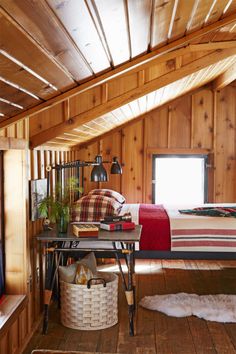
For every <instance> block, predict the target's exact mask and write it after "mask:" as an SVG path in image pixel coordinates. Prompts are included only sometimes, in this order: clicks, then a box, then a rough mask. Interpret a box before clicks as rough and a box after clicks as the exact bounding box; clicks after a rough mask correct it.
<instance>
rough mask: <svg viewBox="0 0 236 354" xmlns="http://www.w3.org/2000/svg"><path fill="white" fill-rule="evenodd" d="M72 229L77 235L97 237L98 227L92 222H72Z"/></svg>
mask: <svg viewBox="0 0 236 354" xmlns="http://www.w3.org/2000/svg"><path fill="white" fill-rule="evenodd" d="M72 231H73V235H75V236H77V237H97V236H98V231H99V228H98V226H97V225H94V224H74V225H72Z"/></svg>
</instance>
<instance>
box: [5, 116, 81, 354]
mask: <svg viewBox="0 0 236 354" xmlns="http://www.w3.org/2000/svg"><path fill="white" fill-rule="evenodd" d="M45 113H46V112H45ZM54 113H55V111H53V116H54ZM56 113H58V114H59V112H58V111H57V112H56ZM45 116H46V117H48V119H50V117H51V119H53V118H52V114H51V113H50V114H48V115H47V114H46V115H45ZM58 117H59V118H57V119H61V118H60V114H59V116H58ZM42 119H43V117H42ZM38 129H40V127H38ZM1 137H3V138H7V139H8V138H10V139H12V140H9V141H10V145H9V147H11V146H15V147H16V148H20V149H21V150H14V149H13V150H9V151H6V154H5V161H6V162H5V164H6V171H5V173H6V174H7V176H6V178H7V181H8V183H7V189H6V195H7V198H6V208H7V211H6V213H7V216H6V227H7V234H6V259H7V263H6V283H7V292H8V293H11V294H17V293H18V294H19V293H24V294H27V301H26V302H25V304H24V305H23V306H22V308H21V309H20V311H19V316H18V317H17V318H16V319H15V320H14V321H11V322H10V324H9V326H8V327H7V328H5V329H4V332H1V335H0V353H1V354H6V353H7V354H20V353H21V351H22V348H23V347H24V345H25V344H26V342H27V340H28V339H29V338H30V335H31V334H32V331H33V329H34V328H35V326H36V325H37V324H38V321H39V319H40V315H41V313H42V285H43V284H42V277H41V274H42V269H43V264H42V263H41V260H40V256H39V244H38V242H37V241H36V239H35V235H36V234H37V233H38V232H39V231H40V230H41V221H40V220H36V221H34V222H33V221H30V216H29V180H31V179H38V178H45V177H46V170H45V169H46V166H47V165H50V164H53V163H55V162H58V163H60V162H62V161H71V160H74V159H76V158H75V155H76V152H75V151H72V152H69V151H66V152H64V151H56V150H45V149H38V150H28V149H26V150H25V149H23V150H22V146H23V142H24V141H25V142H26V144H27V142H28V140H29V121H28V119H27V118H26V119H24V120H21V121H20V122H18V123H16V124H14V125H12V126H10V127H8V128H7V129H1V130H0V139H1ZM23 139H25V140H23ZM9 141H8V140H4V142H3V143H4V144H5V145H7V143H9ZM1 148H4V146H3V144H1ZM6 149H7V147H6ZM17 161H18V162H19V163H18V162H17ZM20 161H22V162H20ZM22 166H24V168H23V169H22ZM21 170H22V172H21ZM50 178H51V182H52V183H55V171H54V170H53V173H52V174H51V177H50ZM12 191H14V193H12ZM16 193H18V194H16ZM16 196H17V197H16ZM13 197H14V198H15V197H16V199H14V201H13V200H12V198H13ZM23 199H24V203H25V207H22V200H23ZM13 202H14V203H13ZM8 206H9V207H8ZM15 214H16V215H15ZM16 218H17V219H20V223H19V222H17V223H15V222H12V220H16ZM8 235H9V238H8ZM13 240H14V242H13Z"/></svg>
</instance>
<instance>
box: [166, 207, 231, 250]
mask: <svg viewBox="0 0 236 354" xmlns="http://www.w3.org/2000/svg"><path fill="white" fill-rule="evenodd" d="M167 213H168V215H169V218H170V229H171V251H202V252H207V251H208V252H236V218H233V217H232V218H224V217H212V216H209V217H208V216H196V215H184V214H180V213H179V212H178V210H176V209H167Z"/></svg>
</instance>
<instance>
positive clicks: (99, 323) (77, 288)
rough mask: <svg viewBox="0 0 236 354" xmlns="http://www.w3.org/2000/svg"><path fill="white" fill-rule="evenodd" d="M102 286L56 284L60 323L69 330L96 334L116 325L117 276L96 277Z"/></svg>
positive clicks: (103, 275) (110, 274)
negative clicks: (59, 297)
mask: <svg viewBox="0 0 236 354" xmlns="http://www.w3.org/2000/svg"><path fill="white" fill-rule="evenodd" d="M99 277H101V278H103V279H104V280H105V286H104V284H94V285H91V287H90V288H88V287H87V285H77V284H70V283H66V282H64V281H60V289H61V323H62V324H63V325H64V326H66V327H69V328H74V329H80V330H97V329H104V328H108V327H111V326H114V325H115V324H116V323H117V322H118V276H117V275H116V274H113V273H104V272H101V273H99Z"/></svg>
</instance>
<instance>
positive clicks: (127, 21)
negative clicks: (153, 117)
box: [0, 0, 236, 147]
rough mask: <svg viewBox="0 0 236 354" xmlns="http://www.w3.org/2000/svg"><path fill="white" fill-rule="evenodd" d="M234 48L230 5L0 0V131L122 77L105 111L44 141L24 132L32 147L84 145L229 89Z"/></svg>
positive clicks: (235, 6)
mask: <svg viewBox="0 0 236 354" xmlns="http://www.w3.org/2000/svg"><path fill="white" fill-rule="evenodd" d="M235 43H236V0H169V1H168V0H37V1H31V0H0V128H3V127H5V126H7V125H8V124H10V123H11V122H13V121H15V120H17V119H22V118H23V117H24V116H26V115H27V116H31V115H32V116H33V115H35V114H36V113H37V110H38V111H40V110H42V109H45V107H46V108H47V106H48V107H49V106H50V107H51V106H52V105H55V104H57V103H60V102H65V100H66V99H69V98H71V99H72V101H73V97H74V96H75V94H76V93H81V92H84V91H86V90H87V91H88V90H89V89H90V88H92V87H98V88H99V85H100V84H101V85H102V84H103V83H104V82H107V81H108V80H111V78H113V77H114V78H116V80H117V77H119V76H120V80H122V78H123V83H122V84H121V86H122V85H123V86H125V89H124V92H123V91H122V90H121V89H119V90H120V93H119V92H118V91H119V90H118V91H117V92H116V90H117V81H115V80H113V81H112V80H111V81H110V86H109V89H108V90H107V92H106V93H105V94H104V93H102V98H101V102H102V103H103V101H104V95H105V96H106V95H108V100H109V98H110V99H111V103H110V105H108V106H107V108H105V110H101V109H97V110H94V112H93V114H92V113H91V114H90V115H88V116H87V118H86V119H79V118H81V117H79V118H78V119H77V118H76V119H75V120H73V124H71V126H69V125H68V124H67V125H65V124H62V123H61V124H58V123H56V122H55V125H56V126H57V129H55V130H54V131H53V132H52V130H53V128H54V127H53V125H52V124H51V125H50V126H48V127H46V128H45V130H46V131H47V129H48V130H49V131H48V133H47V134H46V135H44V136H47V139H46V140H45V141H44V139H43V138H42V132H41V136H40V137H39V134H40V131H37V129H35V128H34V127H32V129H31V136H32V137H33V138H32V141H33V144H32V146H37V145H40V144H43V143H47V145H51V146H62V145H64V146H66V147H71V146H74V145H77V144H79V143H84V142H85V141H88V140H91V139H92V138H94V137H96V136H98V135H101V134H103V133H105V132H106V131H107V130H111V129H114V128H115V127H116V126H119V125H122V124H124V123H125V122H127V121H129V120H131V119H134V118H135V117H137V116H140V115H142V114H144V113H145V112H147V111H149V110H151V109H153V108H154V107H157V106H160V105H162V104H163V103H165V102H167V101H169V100H171V99H173V98H175V97H177V96H179V95H181V94H183V93H186V92H188V91H190V90H192V89H194V88H197V87H199V86H201V85H204V84H206V83H208V82H210V81H212V80H215V79H216V78H218V79H217V80H218V81H217V80H216V81H215V85H216V87H218V88H221V87H222V85H224V84H228V83H230V82H231V81H232V80H234V79H235V70H232V65H233V64H234V63H235V62H236V59H235V58H236V45H235ZM162 55H163V60H160V56H162ZM151 60H152V63H151V65H150V66H149V61H151ZM155 60H159V62H158V63H157V62H155ZM137 67H139V69H136V68H137ZM233 68H235V65H234V66H233ZM133 72H135V74H136V77H134V76H133V77H132V80H128V79H127V77H128V76H127V75H131V74H132V73H133ZM125 75H126V76H125ZM220 75H221V76H220ZM222 75H224V76H223V77H222ZM160 78H161V81H162V83H159V81H158V79H160ZM136 81H138V84H137V85H136V84H135V82H136ZM140 84H143V90H140ZM145 84H148V85H146V86H145ZM112 85H113V86H112ZM127 85H128V86H129V85H130V86H129V87H128V89H126V87H127ZM101 87H102V86H101ZM137 87H138V90H137ZM128 91H129V92H130V95H128V94H127V92H128ZM92 94H93V97H94V91H93V93H92ZM122 94H125V95H126V96H125V98H121V99H120V100H118V99H116V98H117V97H118V96H119V95H120V96H122ZM93 99H94V98H93ZM115 99H116V100H115ZM112 100H113V101H112ZM104 102H105V101H104ZM35 107H36V108H35ZM72 111H73V104H72ZM70 113H71V107H70ZM72 113H73V112H72ZM72 113H71V114H72ZM79 113H80V112H79ZM79 113H78V111H75V112H74V115H73V114H72V116H73V117H74V116H76V117H77V116H79ZM67 118H68V119H70V118H71V117H69V116H68V117H67ZM59 125H60V128H59ZM50 129H51V130H50Z"/></svg>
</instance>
